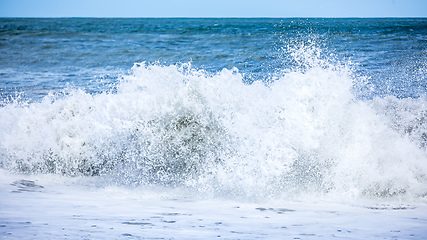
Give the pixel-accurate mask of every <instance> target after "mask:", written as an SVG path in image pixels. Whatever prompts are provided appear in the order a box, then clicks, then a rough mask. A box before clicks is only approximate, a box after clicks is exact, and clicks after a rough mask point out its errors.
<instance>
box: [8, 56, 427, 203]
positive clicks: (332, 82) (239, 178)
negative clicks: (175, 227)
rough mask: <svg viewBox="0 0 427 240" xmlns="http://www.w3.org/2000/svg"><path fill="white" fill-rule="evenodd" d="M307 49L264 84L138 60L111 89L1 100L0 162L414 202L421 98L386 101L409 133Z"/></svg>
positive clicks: (420, 166) (114, 177)
mask: <svg viewBox="0 0 427 240" xmlns="http://www.w3.org/2000/svg"><path fill="white" fill-rule="evenodd" d="M311 52H312V51H307V50H304V51H301V52H297V56H299V57H301V58H303V59H302V60H301V59H299V60H298V59H297V60H298V61H299V62H301V63H302V64H303V65H304V67H303V68H300V69H292V70H287V71H282V72H280V73H278V74H277V75H276V76H274V81H273V82H272V83H271V84H268V85H266V84H264V83H261V82H254V83H253V84H251V85H247V84H244V83H243V82H244V81H243V78H244V76H243V75H242V74H240V73H239V71H238V69H231V70H229V69H224V70H222V71H220V72H218V73H214V74H212V73H207V72H205V71H203V70H196V69H194V68H192V67H191V65H190V64H177V65H170V66H162V65H158V64H147V63H141V64H135V66H134V67H133V69H132V73H131V74H130V75H127V76H124V77H123V79H122V80H121V81H120V83H119V84H118V85H117V86H116V88H117V91H116V92H113V91H112V92H104V93H101V94H93V95H91V94H88V93H86V92H84V91H82V90H70V94H69V95H66V96H64V97H61V98H56V97H54V96H49V97H46V98H45V99H43V101H41V102H39V103H31V104H29V105H28V106H20V105H19V104H18V103H10V104H7V105H6V106H4V107H2V108H1V109H0V133H1V136H0V154H1V166H2V167H3V168H5V169H9V170H11V171H21V172H22V171H23V172H30V173H34V172H50V173H55V174H63V175H71V176H75V175H103V176H105V178H106V179H109V181H110V183H111V182H114V183H119V184H125V185H129V184H130V185H135V184H137V185H139V184H142V185H145V184H160V185H168V186H185V187H189V188H190V189H193V190H196V191H199V192H201V193H203V195H206V194H207V195H209V194H213V195H222V196H228V197H233V198H234V197H243V198H250V199H259V198H261V199H262V198H279V199H280V198H295V197H297V198H300V197H301V196H304V197H307V196H311V197H315V198H317V197H319V196H326V197H327V198H328V197H331V196H333V197H334V198H337V199H347V200H348V199H359V198H362V197H369V198H374V199H376V200H374V201H377V200H378V199H384V198H387V199H389V198H394V197H398V198H399V199H400V200H399V201H403V200H401V199H402V198H403V199H405V200H404V201H417V202H418V201H424V199H425V196H426V194H427V184H426V183H427V175H426V173H427V161H426V159H427V158H426V152H425V148H423V147H422V146H424V145H423V144H424V142H423V141H425V139H423V138H422V136H423V134H424V129H425V125H423V122H422V123H421V125H420V123H419V122H417V123H414V119H418V115H419V110H420V109H422V111H426V108H425V106H426V105H425V101H424V100H423V99H412V100H405V99H403V100H399V99H393V101H392V102H393V103H392V104H391V105H392V106H394V107H395V109H401V110H397V111H404V110H402V108H404V109H406V110H405V116H407V117H402V118H400V119H399V124H401V125H405V124H406V125H410V126H412V127H413V128H417V129H418V130H417V133H416V134H412V135H411V134H407V132H405V131H402V128H400V127H399V126H396V124H394V122H393V119H392V117H393V115H392V114H389V110H388V108H389V106H390V104H386V105H387V106H386V107H383V106H384V104H383V102H384V101H386V100H384V99H374V100H371V101H364V100H358V99H356V98H355V97H354V94H353V93H352V91H353V89H352V88H353V86H354V84H353V83H354V81H357V79H355V78H354V77H353V75H352V73H351V70H350V69H349V68H347V67H346V66H342V65H340V64H333V63H331V62H328V61H326V60H322V59H321V58H319V57H317V56H318V54H314V57H313V56H312V55H311V54H310V53H311ZM298 54H299V55H298ZM408 104H409V106H417V107H414V110H413V111H412V110H408V107H407V105H408ZM405 106H406V107H405ZM417 114H418V115H417ZM412 116H415V117H412ZM407 119H411V120H407ZM411 121H412V122H411ZM393 124H394V125H393ZM414 124H415V125H414ZM416 124H418V125H416ZM417 126H422V127H417ZM420 136H421V137H420Z"/></svg>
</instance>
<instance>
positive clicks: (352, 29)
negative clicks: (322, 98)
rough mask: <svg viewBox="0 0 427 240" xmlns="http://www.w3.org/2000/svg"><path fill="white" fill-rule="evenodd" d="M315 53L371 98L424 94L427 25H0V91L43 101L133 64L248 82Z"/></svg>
mask: <svg viewBox="0 0 427 240" xmlns="http://www.w3.org/2000/svg"><path fill="white" fill-rule="evenodd" d="M297 45H305V46H308V45H315V46H316V47H318V48H319V49H321V51H322V58H328V59H329V60H333V61H336V62H340V63H341V64H349V63H350V62H351V63H350V64H351V65H352V67H353V68H354V70H353V71H354V73H355V74H356V75H357V76H362V77H365V78H368V82H367V83H365V85H364V86H359V87H358V89H357V91H358V92H359V93H358V94H359V95H361V96H364V97H366V96H367V97H372V96H384V95H393V96H397V97H419V96H420V95H423V94H425V91H426V86H427V85H426V82H427V79H426V75H427V74H426V71H427V70H426V69H427V60H426V59H427V19H424V18H413V19H406V18H405V19H401V18H381V19H365V18H350V19H339V18H338V19H334V18H333V19H321V18H312V19H303V18H296V19H275V18H272V19H270V18H254V19H252V18H250V19H240V18H236V19H234V18H225V19H223V18H218V19H182V18H177V19H175V18H171V19H162V18H160V19H127V18H125V19H115V18H105V19H102V18H101V19H98V18H71V19H67V18H49V19H25V18H12V19H10V18H3V19H0V89H1V94H2V98H6V97H7V96H8V95H11V94H12V95H13V94H15V93H16V92H20V93H21V94H22V93H23V96H25V97H26V98H30V99H33V100H34V99H38V98H40V97H41V96H44V95H46V94H47V93H48V92H50V91H60V89H62V88H64V87H65V86H66V85H67V84H71V85H72V86H76V87H82V88H85V89H87V91H89V92H99V91H103V90H106V89H108V88H110V86H109V85H108V84H109V83H114V82H116V81H117V79H118V77H119V76H120V75H122V74H126V73H128V71H129V70H130V68H131V67H132V66H133V64H134V63H139V62H142V61H146V62H149V63H153V62H159V63H161V64H164V65H170V64H176V63H187V62H191V63H192V65H193V67H195V68H198V69H203V70H206V71H210V72H217V71H219V70H221V69H223V68H228V69H231V68H233V67H236V68H238V69H239V71H240V72H241V73H244V74H245V81H247V82H249V83H250V82H253V81H255V80H263V81H271V79H270V75H271V74H273V73H275V72H278V71H283V70H286V69H289V68H292V66H294V65H295V62H294V59H293V58H291V57H289V49H290V48H292V47H293V46H297Z"/></svg>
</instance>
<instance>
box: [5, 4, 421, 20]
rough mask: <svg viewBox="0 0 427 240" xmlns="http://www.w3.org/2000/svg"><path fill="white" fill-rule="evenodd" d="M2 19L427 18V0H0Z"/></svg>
mask: <svg viewBox="0 0 427 240" xmlns="http://www.w3.org/2000/svg"><path fill="white" fill-rule="evenodd" d="M0 17H427V0H209V1H208V0H0Z"/></svg>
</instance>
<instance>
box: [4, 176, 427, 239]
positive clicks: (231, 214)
mask: <svg viewBox="0 0 427 240" xmlns="http://www.w3.org/2000/svg"><path fill="white" fill-rule="evenodd" d="M21 178H25V179H30V180H24V179H21ZM51 180H52V179H49V177H47V176H32V177H31V176H8V178H5V177H2V179H1V187H0V189H1V190H0V191H1V196H2V198H1V199H0V205H1V208H0V213H1V217H0V236H1V237H2V239H40V238H43V239H76V238H85V239H118V238H122V239H256V238H263V239H265V238H268V239H331V238H338V239H341V238H343V239H361V238H363V239H378V238H382V239H384V238H385V239H389V238H398V239H422V238H423V237H425V236H426V234H427V231H426V228H425V226H426V222H427V211H426V210H427V209H426V206H425V205H408V206H399V205H395V206H384V205H383V206H370V207H367V206H357V205H351V204H350V205H349V204H342V203H336V202H325V201H321V200H320V201H306V202H304V201H298V202H295V201H286V200H281V201H265V202H256V203H255V202H242V201H233V200H225V199H196V198H192V197H188V196H187V197H185V196H183V195H182V192H181V193H175V194H174V193H172V192H173V191H168V190H166V189H163V190H160V191H159V190H158V191H155V192H153V191H150V190H148V189H144V188H129V189H123V188H116V187H106V188H96V187H83V186H81V185H76V184H75V180H72V179H67V178H62V179H61V178H57V177H56V180H57V181H58V180H59V181H58V182H57V183H55V184H52V182H51ZM70 180H71V181H70ZM73 182H74V183H73ZM45 183H46V185H45Z"/></svg>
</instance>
